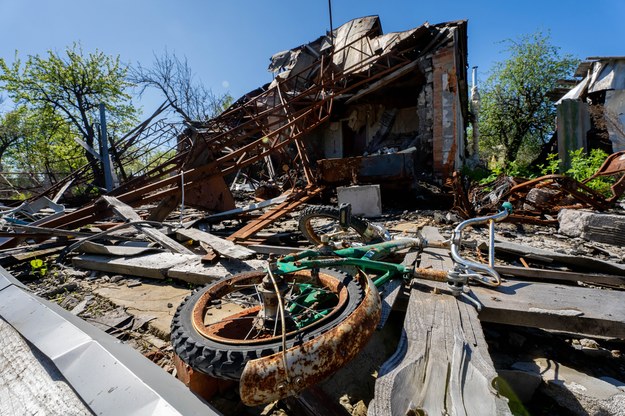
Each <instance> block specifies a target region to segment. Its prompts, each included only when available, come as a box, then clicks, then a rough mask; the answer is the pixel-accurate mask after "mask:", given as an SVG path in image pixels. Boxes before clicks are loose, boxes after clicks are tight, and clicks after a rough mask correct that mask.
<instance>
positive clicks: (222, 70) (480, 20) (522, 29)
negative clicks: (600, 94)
mask: <svg viewBox="0 0 625 416" xmlns="http://www.w3.org/2000/svg"><path fill="white" fill-rule="evenodd" d="M332 15H333V23H334V26H335V27H336V26H338V25H340V24H342V23H345V22H346V21H348V20H350V19H352V18H356V17H360V16H366V15H379V16H380V18H381V21H382V28H383V30H384V32H392V31H402V30H408V29H411V28H413V27H416V26H419V25H421V24H423V23H424V22H426V21H428V22H430V23H440V22H444V21H451V20H458V19H468V20H469V26H468V28H469V29H468V30H469V65H470V66H473V65H477V66H478V67H479V73H480V78H481V79H485V78H486V76H487V74H488V71H489V69H490V68H491V67H492V64H493V62H495V61H498V60H502V59H503V58H505V56H504V55H502V54H501V53H500V52H501V51H502V49H503V45H502V44H501V43H500V42H501V41H502V40H504V39H510V38H512V39H514V38H516V37H518V36H519V35H522V34H529V33H533V32H535V31H537V30H543V31H545V30H550V31H551V37H552V42H553V44H555V45H557V46H559V47H561V49H562V51H563V52H567V53H571V54H573V55H574V56H576V57H578V58H586V57H588V56H624V55H625V42H624V41H625V24H623V20H624V18H625V1H623V0H593V1H588V0H586V1H580V0H567V1H566V2H565V1H552V0H542V1H535V0H524V1H494V0H493V1H485V0H484V1H482V0H473V1H455V0H454V1H451V0H434V1H427V2H426V1H418V0H377V1H373V0H332ZM327 29H329V17H328V1H327V0H314V1H313V0H306V1H303V0H291V1H286V0H222V1H219V2H218V1H211V0H204V1H200V0H186V1H184V0H180V1H171V0H169V1H163V0H151V1H148V0H125V1H121V0H107V1H99V2H96V1H89V0H56V1H52V0H48V1H44V0H0V39H1V41H0V57H3V58H5V59H7V60H9V61H12V60H13V56H14V52H15V50H16V49H17V50H19V52H20V56H21V57H26V56H27V55H33V54H44V53H45V52H46V51H47V50H50V49H51V50H57V51H63V49H64V48H65V47H66V46H67V45H71V44H72V43H73V42H74V41H80V42H81V44H82V46H83V49H84V50H86V51H90V50H93V49H96V48H97V49H100V50H101V51H103V52H105V53H107V54H110V55H120V57H121V59H122V60H123V61H125V62H127V63H136V62H141V63H142V64H143V65H144V66H145V65H148V66H149V65H150V64H151V63H152V61H153V56H154V54H160V53H161V52H163V51H164V50H165V49H167V50H168V51H170V52H175V53H176V55H178V56H179V57H185V56H186V57H187V59H188V61H189V63H190V65H191V67H192V68H193V70H194V72H195V73H196V75H197V77H198V78H199V79H200V80H201V81H202V82H203V83H204V84H205V85H207V86H208V87H209V88H211V89H212V90H213V91H214V92H215V93H217V94H222V93H225V92H230V93H231V94H232V95H233V96H234V97H235V98H237V97H239V96H240V95H242V94H244V93H245V92H248V91H250V90H252V89H254V88H256V87H258V86H260V85H262V84H264V83H265V82H268V81H270V80H271V74H270V73H269V72H267V70H266V68H267V65H268V63H269V57H270V56H271V55H273V54H274V53H276V52H279V51H281V50H284V49H290V48H292V47H295V46H297V45H300V44H302V43H305V42H308V41H311V40H314V39H315V38H317V37H318V36H320V35H321V34H323V33H324V32H325V31H326V30H327ZM0 94H1V92H0ZM157 101H160V99H157V98H156V97H155V96H153V95H150V96H146V97H145V98H144V99H143V100H141V101H138V102H137V103H138V104H139V105H142V106H143V107H144V108H145V110H146V111H150V110H151V109H152V108H153V107H155V106H156V105H157V104H158V102H157Z"/></svg>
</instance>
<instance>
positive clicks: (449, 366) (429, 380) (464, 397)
mask: <svg viewBox="0 0 625 416" xmlns="http://www.w3.org/2000/svg"><path fill="white" fill-rule="evenodd" d="M424 236H425V237H426V238H427V239H428V240H432V241H436V240H442V237H440V235H439V234H438V231H437V230H436V229H435V228H432V227H425V229H424ZM428 266H432V267H433V268H437V269H440V270H449V269H451V268H452V267H453V264H452V263H451V260H450V258H449V254H448V251H447V250H445V249H437V248H428V249H425V250H424V251H423V253H422V254H421V262H420V264H419V267H422V268H426V267H428ZM434 283H437V282H434ZM496 377H497V373H496V371H495V368H494V366H493V363H492V361H491V359H490V356H489V355H488V347H487V345H486V341H485V340H484V335H483V332H482V328H481V326H480V322H479V320H478V317H477V311H476V310H475V308H474V307H473V306H472V305H469V304H467V303H465V302H463V301H462V300H458V299H456V298H455V297H453V296H451V295H448V294H443V293H442V292H440V291H439V292H436V293H434V292H431V289H430V288H429V287H428V286H423V285H421V283H420V281H418V280H415V281H414V282H413V286H412V289H411V293H410V300H409V304H408V309H407V311H406V318H405V321H404V332H403V334H402V339H401V340H400V345H399V347H398V349H397V351H396V353H395V354H394V355H393V357H391V358H390V359H389V360H388V361H387V362H386V363H385V364H384V365H383V366H382V368H380V371H379V376H378V380H377V381H376V385H375V398H374V400H373V401H372V403H371V404H370V406H369V415H379V416H385V415H405V414H428V415H440V414H456V415H510V414H511V412H510V410H509V408H508V405H507V401H506V399H504V398H502V397H501V396H499V394H498V393H497V391H496V390H495V389H494V387H493V381H494V380H495V379H496Z"/></svg>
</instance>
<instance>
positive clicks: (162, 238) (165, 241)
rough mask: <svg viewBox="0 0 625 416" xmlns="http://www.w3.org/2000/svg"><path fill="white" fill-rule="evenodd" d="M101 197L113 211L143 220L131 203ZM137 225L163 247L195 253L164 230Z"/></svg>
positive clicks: (132, 218) (179, 251) (124, 216)
mask: <svg viewBox="0 0 625 416" xmlns="http://www.w3.org/2000/svg"><path fill="white" fill-rule="evenodd" d="M101 199H102V200H103V201H105V202H106V203H107V204H108V205H109V206H110V207H111V209H112V210H113V212H115V213H116V214H117V215H119V216H121V217H122V218H124V219H126V220H129V221H141V217H140V216H139V214H137V213H136V212H135V210H134V209H132V207H131V206H130V205H127V204H124V203H123V202H121V201H120V200H119V199H117V198H115V197H112V196H107V195H104V196H102V197H101ZM136 227H137V228H139V229H140V230H141V232H142V233H144V234H145V235H146V236H147V237H148V238H150V239H152V240H154V241H156V242H157V243H159V244H161V245H163V247H166V248H168V249H170V250H172V251H174V252H176V253H180V254H188V255H193V254H194V253H193V252H192V251H191V250H189V249H188V248H186V247H185V246H183V245H182V244H180V243H178V242H177V241H174V240H172V239H171V238H169V237H167V236H166V235H165V234H163V233H162V232H160V231H158V230H156V229H154V228H152V227H150V226H149V225H137V226H136Z"/></svg>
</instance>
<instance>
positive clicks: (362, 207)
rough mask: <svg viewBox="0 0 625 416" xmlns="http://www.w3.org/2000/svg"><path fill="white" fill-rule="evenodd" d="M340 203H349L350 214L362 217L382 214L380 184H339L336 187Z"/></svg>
mask: <svg viewBox="0 0 625 416" xmlns="http://www.w3.org/2000/svg"><path fill="white" fill-rule="evenodd" d="M336 193H337V196H338V200H339V205H340V204H351V206H352V214H354V215H361V216H363V217H379V216H380V215H382V196H381V193H380V185H360V186H341V187H339V188H336Z"/></svg>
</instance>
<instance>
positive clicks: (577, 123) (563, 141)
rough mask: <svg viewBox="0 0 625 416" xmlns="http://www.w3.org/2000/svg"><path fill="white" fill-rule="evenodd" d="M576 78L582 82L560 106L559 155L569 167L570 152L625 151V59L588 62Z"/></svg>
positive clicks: (569, 93)
mask: <svg viewBox="0 0 625 416" xmlns="http://www.w3.org/2000/svg"><path fill="white" fill-rule="evenodd" d="M575 76H576V77H581V78H582V80H581V81H579V83H577V85H575V86H574V87H573V88H572V89H571V90H570V91H568V92H567V93H566V94H565V95H564V96H563V97H562V98H561V99H560V100H559V101H558V102H557V104H558V109H557V111H558V115H557V135H558V155H559V157H560V160H563V161H565V166H568V165H567V164H568V163H569V162H568V161H569V160H570V156H569V151H570V150H576V149H580V148H581V149H585V150H588V149H593V148H598V149H602V150H604V151H605V152H606V153H608V154H610V153H615V152H620V151H623V150H625V58H623V57H594V58H588V59H587V60H585V61H583V62H581V63H580V64H579V66H578V67H577V70H576V71H575Z"/></svg>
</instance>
